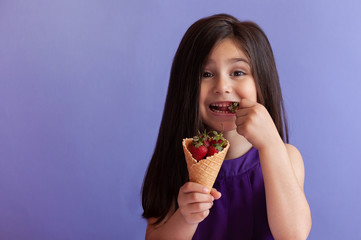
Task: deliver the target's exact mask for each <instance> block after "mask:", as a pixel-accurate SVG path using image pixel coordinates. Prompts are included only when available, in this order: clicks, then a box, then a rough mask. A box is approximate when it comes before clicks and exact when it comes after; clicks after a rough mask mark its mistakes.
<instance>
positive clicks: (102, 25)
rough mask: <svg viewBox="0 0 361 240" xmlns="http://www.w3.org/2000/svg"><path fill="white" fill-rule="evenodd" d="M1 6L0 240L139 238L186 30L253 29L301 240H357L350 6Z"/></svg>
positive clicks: (358, 35) (355, 78)
mask: <svg viewBox="0 0 361 240" xmlns="http://www.w3.org/2000/svg"><path fill="white" fill-rule="evenodd" d="M333 2H334V3H330V1H321V0H318V1H311V0H308V1H281V0H276V1H266V0H263V1H251V0H247V1H236V0H233V1H229V0H228V1H215V0H214V1H205V0H202V1H196V2H192V1H155V0H153V1H143V2H141V1H126V2H125V1H115V0H112V1H111V0H109V1H85V0H63V1H46V0H33V1H25V0H23V1H20V0H18V1H14V0H2V1H0V239H6V240H12V239H16V240H22V239H38V240H43V239H44V240H45V239H77V240H79V239H87V240H88V239H143V238H144V233H145V226H146V224H145V221H144V220H142V219H141V217H140V214H141V213H142V208H141V202H140V189H141V184H142V180H143V176H144V173H145V170H146V167H147V164H148V162H149V158H150V156H151V154H152V151H153V148H154V144H155V140H156V137H157V133H158V127H159V123H160V119H161V114H162V110H163V104H164V100H165V95H166V90H167V84H168V77H169V70H170V65H171V61H172V58H173V55H174V53H175V51H176V48H177V46H178V44H179V41H180V39H181V37H182V36H183V34H184V32H185V31H186V29H187V28H188V27H189V26H190V24H191V23H193V22H194V21H195V20H197V19H199V18H201V17H204V16H208V15H210V14H214V13H220V12H226V13H230V14H233V15H234V16H236V17H238V18H240V19H243V20H253V21H255V22H257V23H259V25H260V26H261V27H262V28H263V29H264V30H265V32H266V33H267V34H268V36H269V39H270V41H271V44H272V46H273V49H274V53H275V57H276V61H277V65H278V69H279V74H280V78H281V84H282V87H283V91H284V98H285V102H286V107H287V111H288V117H289V121H290V126H291V143H293V144H294V145H296V146H297V147H298V148H299V149H300V151H301V153H302V154H303V157H304V162H305V168H306V183H305V191H306V195H307V197H308V200H309V203H310V206H311V210H312V216H313V228H312V231H311V234H310V237H309V239H361V207H360V202H361V190H360V187H359V184H360V182H361V174H360V172H361V171H360V170H361V163H360V156H361V145H360V135H361V126H360V124H361V110H360V106H359V104H360V103H361V97H360V96H361V94H360V89H361V77H360V76H361V67H360V66H361V62H360V59H361V45H360V43H361V30H360V29H361V24H360V23H361V15H360V14H359V12H360V9H361V3H359V2H358V1H356V0H355V1H333Z"/></svg>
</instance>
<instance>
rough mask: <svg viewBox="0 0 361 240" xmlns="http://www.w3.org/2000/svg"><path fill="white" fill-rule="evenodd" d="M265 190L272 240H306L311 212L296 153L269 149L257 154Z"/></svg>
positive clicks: (289, 148)
mask: <svg viewBox="0 0 361 240" xmlns="http://www.w3.org/2000/svg"><path fill="white" fill-rule="evenodd" d="M259 154H260V161H261V167H262V173H263V177H264V182H265V189H266V204H267V215H268V222H269V225H270V229H271V231H272V234H273V236H274V237H275V239H307V236H308V234H309V232H310V229H311V212H310V208H309V205H308V203H307V200H306V197H305V194H304V192H303V185H304V167H303V161H302V157H301V155H300V153H299V152H298V150H297V149H296V148H295V147H293V146H291V145H285V144H284V143H283V142H282V141H281V140H280V142H279V144H278V145H269V146H268V147H267V148H264V149H261V150H259Z"/></svg>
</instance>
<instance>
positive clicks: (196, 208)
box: [187, 202, 213, 214]
mask: <svg viewBox="0 0 361 240" xmlns="http://www.w3.org/2000/svg"><path fill="white" fill-rule="evenodd" d="M212 206H213V202H207V203H192V204H188V206H187V208H188V211H189V212H190V213H191V214H193V213H200V212H203V211H207V210H209V209H211V207H212Z"/></svg>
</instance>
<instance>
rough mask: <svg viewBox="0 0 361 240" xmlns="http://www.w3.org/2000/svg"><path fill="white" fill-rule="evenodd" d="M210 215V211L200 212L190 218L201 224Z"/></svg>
mask: <svg viewBox="0 0 361 240" xmlns="http://www.w3.org/2000/svg"><path fill="white" fill-rule="evenodd" d="M208 215H209V210H206V211H203V212H199V213H193V214H191V215H190V216H191V218H192V220H193V221H194V222H197V223H199V222H201V221H203V219H205V218H206V217H207V216H208Z"/></svg>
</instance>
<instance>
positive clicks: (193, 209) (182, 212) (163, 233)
mask: <svg viewBox="0 0 361 240" xmlns="http://www.w3.org/2000/svg"><path fill="white" fill-rule="evenodd" d="M220 196H221V195H220V193H219V192H218V191H217V190H215V189H212V191H211V193H208V189H204V187H203V186H202V185H200V184H198V183H193V182H187V183H186V184H184V185H183V186H182V187H181V188H180V190H179V195H178V205H179V208H178V209H177V210H175V211H174V209H173V210H171V211H170V213H169V214H168V215H169V216H167V217H166V219H165V220H164V221H163V222H162V223H160V224H158V225H156V226H155V225H153V223H154V222H156V219H155V218H150V219H148V226H147V231H146V237H145V238H146V239H147V240H151V239H157V240H161V239H177V240H178V239H179V240H181V239H182V240H183V239H184V240H186V239H187V240H190V239H192V237H193V235H194V233H195V231H196V229H197V227H198V224H199V223H200V222H201V221H203V220H204V219H205V218H206V217H207V216H208V214H209V209H210V208H211V207H212V206H213V200H214V199H219V198H220Z"/></svg>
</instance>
